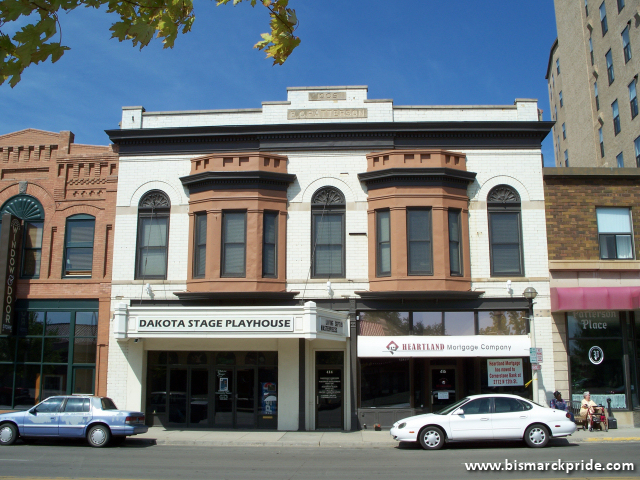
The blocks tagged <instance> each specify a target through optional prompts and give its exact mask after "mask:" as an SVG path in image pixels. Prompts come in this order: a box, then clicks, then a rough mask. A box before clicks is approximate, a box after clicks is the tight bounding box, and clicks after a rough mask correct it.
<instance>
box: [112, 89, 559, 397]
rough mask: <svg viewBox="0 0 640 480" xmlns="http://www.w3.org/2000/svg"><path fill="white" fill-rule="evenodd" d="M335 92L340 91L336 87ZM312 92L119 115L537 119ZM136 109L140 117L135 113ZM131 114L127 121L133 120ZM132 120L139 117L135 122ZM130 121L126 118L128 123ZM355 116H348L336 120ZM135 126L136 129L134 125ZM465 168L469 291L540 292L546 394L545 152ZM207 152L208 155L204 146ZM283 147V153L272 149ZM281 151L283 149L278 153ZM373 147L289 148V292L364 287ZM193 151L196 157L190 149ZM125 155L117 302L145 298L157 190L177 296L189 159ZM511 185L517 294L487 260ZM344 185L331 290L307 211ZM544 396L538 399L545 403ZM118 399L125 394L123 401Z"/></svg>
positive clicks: (162, 285)
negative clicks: (138, 267) (469, 174)
mask: <svg viewBox="0 0 640 480" xmlns="http://www.w3.org/2000/svg"><path fill="white" fill-rule="evenodd" d="M336 90H339V89H336ZM308 92H309V91H308V90H289V91H288V101H290V102H291V104H290V105H286V104H270V103H267V104H265V105H264V106H263V108H262V111H258V112H256V111H245V112H239V111H227V112H225V111H219V112H211V111H209V112H184V113H182V112H181V113H180V114H177V115H172V114H171V115H170V114H166V113H165V114H153V113H151V114H150V113H145V114H144V115H141V114H142V110H138V111H136V110H131V109H128V110H125V111H123V127H122V128H140V126H142V128H158V127H187V126H196V125H248V124H255V125H260V124H281V123H289V122H291V121H289V120H287V110H288V109H290V108H295V109H299V108H367V109H368V118H367V120H366V121H369V122H373V121H381V122H382V121H384V122H389V121H397V122H409V121H535V120H537V104H536V102H531V101H518V102H517V105H516V106H515V107H514V106H497V107H489V108H488V107H482V108H474V107H460V108H449V107H425V108H412V109H402V108H396V109H393V104H392V102H391V101H381V102H365V100H366V99H367V91H366V89H364V88H363V89H349V90H347V100H345V101H323V102H317V101H314V102H310V101H309V100H308ZM138 112H139V113H140V115H138ZM127 115H128V117H127ZM131 116H133V117H134V119H133V120H131V118H130V117H131ZM127 118H128V120H129V123H128V124H127V123H125V120H126V119H127ZM332 121H335V120H330V119H326V120H313V121H311V120H297V121H295V122H297V123H301V122H307V123H309V122H316V123H317V122H332ZM339 121H340V122H349V121H350V120H339ZM137 123H139V125H137V126H136V124H137ZM463 152H464V153H465V154H466V155H467V168H468V170H470V171H473V172H476V173H477V177H476V181H475V182H474V183H473V184H472V185H470V186H469V188H468V193H469V199H470V205H469V209H470V214H469V232H470V238H469V242H470V245H469V247H470V252H471V276H472V278H473V279H474V280H473V282H472V289H473V290H481V291H484V292H486V293H485V296H486V297H510V296H513V297H517V298H520V297H521V295H522V292H523V291H524V289H525V288H526V287H528V286H533V287H534V288H535V289H536V290H537V291H538V297H537V299H536V305H535V312H536V315H537V316H536V318H535V326H536V343H537V346H539V347H542V348H544V351H545V362H544V363H543V367H542V372H541V373H540V389H541V392H542V393H541V395H543V394H544V392H545V391H546V392H552V391H553V390H554V380H555V379H554V371H553V345H552V336H551V321H552V320H551V317H550V316H549V314H548V312H549V309H550V299H549V281H548V278H549V271H548V261H547V244H546V226H545V216H544V198H543V185H542V170H541V169H542V163H541V154H540V149H534V150H466V151H463ZM203 153H205V152H203ZM275 153H277V152H275ZM282 153H285V152H282ZM367 153H370V152H369V151H326V152H303V151H300V152H295V153H292V152H286V153H285V154H286V155H287V156H288V158H289V164H288V172H289V173H293V174H295V175H296V182H295V183H294V184H293V185H292V186H291V187H290V188H289V190H288V194H287V195H288V200H289V211H288V220H287V252H286V254H287V272H286V274H287V279H288V284H287V289H288V290H289V291H299V292H304V293H303V295H304V297H306V298H312V297H316V298H326V297H328V296H330V295H333V297H334V298H341V296H342V295H349V296H352V295H354V292H355V291H359V290H368V281H367V278H368V266H367V263H368V237H367V236H350V235H349V233H363V232H367V193H366V187H365V186H364V185H362V184H361V183H360V181H359V180H358V178H357V174H358V173H361V172H365V171H366V168H367V165H366V154H367ZM193 156H196V155H193ZM193 156H171V157H151V156H149V157H123V158H121V160H120V171H119V184H118V195H117V211H116V228H115V239H114V243H115V248H114V263H113V282H114V284H113V287H112V302H113V306H115V304H117V303H120V302H125V303H128V302H129V300H130V299H140V298H145V299H147V298H149V295H148V293H147V292H146V290H145V288H144V285H143V282H142V281H134V272H135V269H134V267H135V238H136V235H137V205H138V201H139V200H140V198H141V196H142V195H143V194H144V193H146V192H147V191H149V190H151V189H156V188H157V189H160V190H163V191H165V192H166V193H167V194H168V195H169V197H170V198H171V204H172V213H171V218H170V232H169V270H168V279H167V280H166V281H155V282H149V283H151V284H152V288H153V295H154V298H156V299H176V298H177V297H176V296H175V295H174V294H173V293H174V292H177V291H184V290H185V289H186V284H185V283H186V277H187V268H188V259H187V242H188V214H187V212H188V195H187V192H186V190H185V189H184V188H183V186H182V184H181V183H180V180H179V178H180V177H181V176H184V175H188V174H189V171H190V162H189V160H190V158H192V157H193ZM503 183H504V184H507V185H510V186H512V187H513V188H515V189H516V190H517V191H518V192H519V194H520V196H521V198H522V226H523V232H522V233H523V245H524V262H525V275H526V277H524V278H511V281H512V292H507V290H506V280H507V278H495V277H494V278H491V275H490V262H489V237H488V219H487V210H486V197H487V194H488V192H489V190H491V188H493V187H494V186H496V185H499V184H503ZM329 185H330V186H334V187H336V188H339V189H340V190H341V191H342V192H343V193H344V195H345V197H346V201H347V211H346V258H347V260H346V278H345V279H332V292H331V293H328V292H327V288H326V280H320V279H317V280H316V279H309V280H307V278H308V276H309V266H310V261H311V209H310V201H311V197H312V195H313V193H314V192H315V191H316V190H317V189H319V188H321V187H324V186H329ZM127 355H128V347H127V345H126V344H119V343H117V342H116V341H115V339H113V338H112V341H111V348H110V349H109V378H108V394H109V395H111V396H112V397H113V398H114V400H115V401H116V403H118V402H120V403H122V402H123V401H124V399H125V398H126V391H127V383H126V382H127ZM542 398H544V397H542V396H541V399H542ZM121 399H122V400H121Z"/></svg>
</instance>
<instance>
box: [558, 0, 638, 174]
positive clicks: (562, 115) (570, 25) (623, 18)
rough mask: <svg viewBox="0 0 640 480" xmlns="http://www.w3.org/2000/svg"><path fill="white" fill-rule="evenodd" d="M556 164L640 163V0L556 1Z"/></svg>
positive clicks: (566, 165) (604, 164) (608, 165)
mask: <svg viewBox="0 0 640 480" xmlns="http://www.w3.org/2000/svg"><path fill="white" fill-rule="evenodd" d="M554 3H555V11H556V24H557V30H558V38H557V40H556V41H555V42H554V44H553V46H552V47H551V52H550V55H549V65H548V67H547V75H546V79H547V81H548V84H549V102H550V107H551V116H552V119H553V120H555V122H556V124H555V127H554V132H553V133H554V134H553V142H554V155H555V165H556V166H562V167H569V166H570V167H640V118H638V97H637V84H638V73H640V0H571V1H567V0H555V2H554Z"/></svg>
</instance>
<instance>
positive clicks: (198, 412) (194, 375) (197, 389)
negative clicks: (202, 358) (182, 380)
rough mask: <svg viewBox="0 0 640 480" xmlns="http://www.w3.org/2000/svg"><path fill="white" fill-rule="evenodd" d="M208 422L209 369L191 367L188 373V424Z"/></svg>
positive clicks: (193, 425) (204, 423) (206, 423)
mask: <svg viewBox="0 0 640 480" xmlns="http://www.w3.org/2000/svg"><path fill="white" fill-rule="evenodd" d="M208 424H209V370H208V369H206V368H191V372H190V375H189V425H190V426H192V427H195V426H207V425H208Z"/></svg>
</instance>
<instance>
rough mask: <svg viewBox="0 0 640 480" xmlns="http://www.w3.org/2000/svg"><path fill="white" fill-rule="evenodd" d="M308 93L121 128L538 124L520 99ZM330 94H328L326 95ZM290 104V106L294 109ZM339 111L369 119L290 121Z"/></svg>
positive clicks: (531, 105) (126, 112)
mask: <svg viewBox="0 0 640 480" xmlns="http://www.w3.org/2000/svg"><path fill="white" fill-rule="evenodd" d="M310 91H314V89H313V87H309V89H306V90H288V91H287V101H286V102H281V103H278V102H266V103H265V104H263V105H262V108H250V109H239V110H195V111H186V112H144V113H143V112H142V108H141V107H139V109H137V110H135V109H132V108H133V107H125V109H123V112H122V122H121V128H123V129H128V128H168V127H192V126H219V125H277V124H288V123H332V122H336V123H345V122H346V123H349V122H440V121H450V122H459V121H480V122H482V121H536V120H538V108H537V102H536V101H531V100H526V99H523V100H521V99H519V100H517V101H516V102H515V104H514V105H484V106H483V105H480V106H477V105H471V106H469V105H465V106H460V107H456V106H453V107H452V106H425V107H414V108H399V107H395V108H394V105H393V100H373V101H367V100H368V98H367V97H368V92H367V88H366V87H363V88H348V89H344V88H343V89H340V88H339V87H336V88H335V89H332V91H344V92H346V100H323V101H310V100H309V92H310ZM324 91H326V90H324ZM287 102H290V104H288V103H287ZM315 108H319V109H335V108H366V109H367V117H366V118H357V119H349V118H344V119H338V118H324V119H292V120H289V119H288V118H287V111H288V110H289V109H315Z"/></svg>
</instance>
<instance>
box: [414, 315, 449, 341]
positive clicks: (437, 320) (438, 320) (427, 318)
mask: <svg viewBox="0 0 640 480" xmlns="http://www.w3.org/2000/svg"><path fill="white" fill-rule="evenodd" d="M413 334H414V335H429V336H438V335H444V323H443V319H442V312H413Z"/></svg>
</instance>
